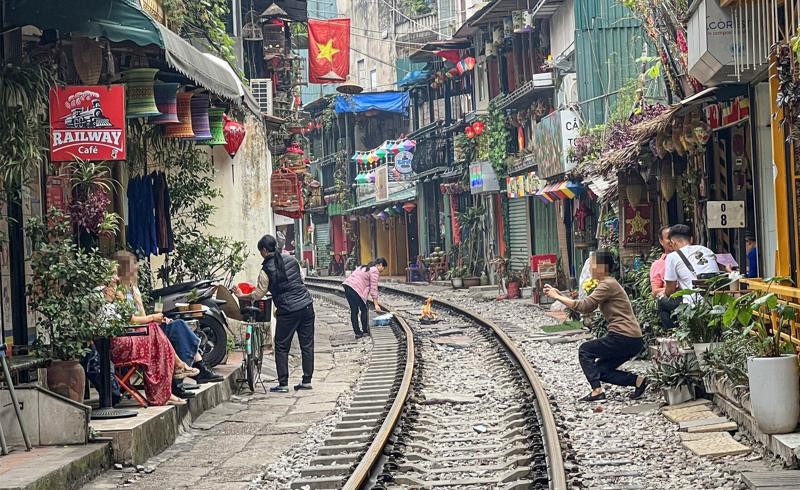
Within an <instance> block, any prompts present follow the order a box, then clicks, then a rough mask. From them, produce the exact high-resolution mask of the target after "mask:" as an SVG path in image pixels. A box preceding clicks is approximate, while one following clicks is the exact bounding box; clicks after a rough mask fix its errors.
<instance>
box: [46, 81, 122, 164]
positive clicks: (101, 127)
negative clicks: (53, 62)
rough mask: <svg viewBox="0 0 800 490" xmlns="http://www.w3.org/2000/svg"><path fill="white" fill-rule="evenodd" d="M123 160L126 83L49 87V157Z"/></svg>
mask: <svg viewBox="0 0 800 490" xmlns="http://www.w3.org/2000/svg"><path fill="white" fill-rule="evenodd" d="M76 158H80V159H81V160H125V87H124V86H123V85H91V86H87V85H68V86H65V87H54V88H52V89H51V90H50V159H51V160H52V161H54V162H65V161H72V160H75V159H76Z"/></svg>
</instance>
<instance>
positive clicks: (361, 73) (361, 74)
mask: <svg viewBox="0 0 800 490" xmlns="http://www.w3.org/2000/svg"><path fill="white" fill-rule="evenodd" d="M356 67H357V69H358V84H359V85H361V86H362V87H364V86H366V84H367V67H366V63H365V62H364V60H363V59H361V60H358V62H357V63H356Z"/></svg>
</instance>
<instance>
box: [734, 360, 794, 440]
mask: <svg viewBox="0 0 800 490" xmlns="http://www.w3.org/2000/svg"><path fill="white" fill-rule="evenodd" d="M799 376H800V374H798V368H797V356H796V355H793V354H792V355H784V356H781V357H751V358H750V359H748V360H747V377H748V380H749V384H750V401H751V403H752V404H753V418H755V419H756V422H757V423H758V428H759V430H761V431H762V432H764V433H765V434H786V433H789V432H792V431H793V430H794V428H795V427H797V419H798V417H800V377H799Z"/></svg>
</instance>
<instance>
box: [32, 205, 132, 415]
mask: <svg viewBox="0 0 800 490" xmlns="http://www.w3.org/2000/svg"><path fill="white" fill-rule="evenodd" d="M104 219H105V220H107V221H106V224H109V226H111V225H110V223H112V222H113V223H116V220H117V219H118V217H116V216H115V217H113V218H110V217H106V218H104ZM25 232H26V235H27V236H28V237H30V239H31V244H32V246H33V253H32V254H31V269H32V272H33V274H32V277H33V280H32V282H31V283H30V284H29V285H28V289H27V295H28V300H29V306H30V308H31V309H32V310H33V311H34V312H36V316H37V321H36V327H37V331H38V335H37V339H36V342H35V343H34V351H35V352H36V354H37V355H38V356H41V357H44V358H47V359H51V360H52V362H51V364H50V365H49V367H48V369H47V378H48V387H49V388H50V389H51V390H52V391H54V392H56V393H58V394H60V395H63V396H65V397H67V398H69V399H71V400H74V401H76V402H81V401H83V392H84V386H85V383H86V377H85V373H84V371H83V368H82V367H81V365H80V360H81V359H82V358H83V357H84V356H85V355H86V354H87V353H88V352H89V351H90V345H91V342H92V340H94V339H95V338H101V337H113V336H115V335H119V334H121V333H122V332H123V331H124V329H125V327H126V326H127V324H128V319H129V318H130V315H129V313H130V308H129V307H128V305H127V302H126V301H124V300H123V299H118V300H116V301H117V302H118V304H117V305H116V306H117V309H116V311H117V313H118V314H117V315H104V314H103V313H102V312H104V311H106V307H107V303H106V300H105V298H104V296H103V294H102V291H100V290H98V288H101V287H103V286H105V285H107V284H109V283H110V282H111V279H112V278H113V277H114V275H115V274H116V270H117V267H116V263H115V262H114V261H113V260H110V259H107V258H105V257H103V256H102V255H101V254H100V252H99V250H98V249H96V248H82V247H80V246H78V244H77V243H76V240H75V239H74V236H73V226H72V223H71V222H70V217H69V216H68V215H67V214H64V213H63V212H61V211H60V210H57V209H55V208H52V209H51V210H50V211H49V212H48V214H47V218H46V220H45V221H43V220H41V219H39V218H30V219H29V220H28V222H27V223H26V224H25ZM126 315H127V316H126Z"/></svg>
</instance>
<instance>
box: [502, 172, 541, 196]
mask: <svg viewBox="0 0 800 490" xmlns="http://www.w3.org/2000/svg"><path fill="white" fill-rule="evenodd" d="M543 186H544V181H542V180H540V179H539V177H537V176H536V172H528V173H527V174H523V175H518V176H516V177H506V194H507V196H508V198H509V199H516V198H519V197H527V196H535V195H536V193H537V192H539V189H541V188H542V187H543Z"/></svg>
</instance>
